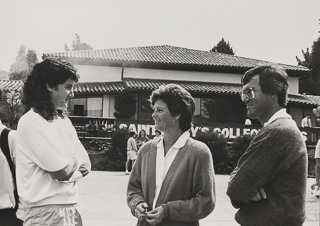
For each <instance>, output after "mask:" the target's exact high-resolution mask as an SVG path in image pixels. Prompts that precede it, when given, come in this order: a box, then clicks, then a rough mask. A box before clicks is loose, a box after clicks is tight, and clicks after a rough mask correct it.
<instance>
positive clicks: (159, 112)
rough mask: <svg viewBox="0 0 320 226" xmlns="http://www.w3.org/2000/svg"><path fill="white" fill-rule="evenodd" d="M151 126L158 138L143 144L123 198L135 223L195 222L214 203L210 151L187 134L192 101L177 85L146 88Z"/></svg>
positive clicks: (169, 223) (191, 225) (211, 208)
mask: <svg viewBox="0 0 320 226" xmlns="http://www.w3.org/2000/svg"><path fill="white" fill-rule="evenodd" d="M150 101H151V104H152V106H153V108H154V112H153V114H152V117H153V119H154V122H155V128H156V129H158V130H161V131H162V132H163V137H162V138H161V139H160V140H153V141H150V142H148V143H146V144H145V145H143V146H142V147H141V149H140V151H139V155H138V158H137V160H136V163H135V167H134V168H133V170H132V173H131V176H130V179H129V183H128V189H127V202H128V205H129V207H130V209H131V212H132V214H133V215H134V216H136V217H137V218H138V225H157V224H159V223H161V225H166V226H170V225H174V226H180V225H189V226H193V225H199V222H198V221H199V220H200V219H202V218H204V217H206V216H208V215H209V214H210V213H211V212H212V211H213V209H214V206H215V184H214V171H213V163H212V156H211V154H210V151H209V148H208V147H207V146H206V145H205V144H204V143H202V142H199V141H196V140H194V139H192V138H190V137H189V132H188V130H189V129H190V127H191V122H192V117H193V114H194V111H195V103H194V100H193V98H192V96H191V95H190V93H188V92H187V91H186V90H185V89H183V88H182V87H181V86H178V85H175V84H169V85H166V86H161V87H159V89H157V90H155V91H153V92H152V94H151V97H150Z"/></svg>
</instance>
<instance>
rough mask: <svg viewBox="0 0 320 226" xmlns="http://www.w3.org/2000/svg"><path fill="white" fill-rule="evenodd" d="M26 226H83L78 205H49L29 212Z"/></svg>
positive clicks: (31, 209) (33, 208)
mask: <svg viewBox="0 0 320 226" xmlns="http://www.w3.org/2000/svg"><path fill="white" fill-rule="evenodd" d="M23 225H24V226H44V225H55V226H82V219H81V216H80V213H79V211H78V205H77V204H74V205H72V204H71V205H47V206H39V207H32V208H30V209H29V210H28V211H27V216H26V219H25V221H24V223H23Z"/></svg>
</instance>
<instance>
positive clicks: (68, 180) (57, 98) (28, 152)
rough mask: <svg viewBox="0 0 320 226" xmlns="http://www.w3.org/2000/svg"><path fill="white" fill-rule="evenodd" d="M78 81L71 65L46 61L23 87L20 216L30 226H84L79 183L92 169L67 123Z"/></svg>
mask: <svg viewBox="0 0 320 226" xmlns="http://www.w3.org/2000/svg"><path fill="white" fill-rule="evenodd" d="M77 81H78V75H77V73H76V70H75V68H74V67H73V66H72V65H71V64H69V63H67V62H65V61H62V60H57V59H45V60H44V61H42V62H41V63H38V64H36V65H35V66H34V67H33V70H32V71H31V73H30V75H29V76H28V77H27V80H26V82H25V84H24V88H23V99H22V103H23V105H24V107H25V110H26V111H27V112H26V113H25V114H24V115H23V116H22V117H21V118H20V120H19V123H18V129H17V139H16V148H17V151H16V163H17V164H16V165H17V168H16V171H17V185H18V194H19V209H18V212H17V216H18V217H19V218H20V219H22V220H24V225H25V226H30V225H39V226H40V225H57V226H67V225H82V219H81V215H80V212H79V206H78V204H77V203H78V193H79V188H78V180H80V179H81V178H83V177H84V176H86V175H87V174H88V173H89V171H90V170H91V163H90V159H89V156H88V153H87V151H86V150H85V148H84V147H83V145H82V143H81V142H80V140H79V138H78V136H77V132H76V130H75V128H74V127H73V125H72V123H71V121H70V119H69V118H68V117H67V105H68V102H69V99H70V98H72V97H73V88H74V85H75V83H76V82H77ZM18 213H19V214H18Z"/></svg>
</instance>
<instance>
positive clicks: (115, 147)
mask: <svg viewBox="0 0 320 226" xmlns="http://www.w3.org/2000/svg"><path fill="white" fill-rule="evenodd" d="M127 139H128V132H127V130H126V129H118V130H116V131H114V132H112V134H111V146H110V148H109V149H108V150H107V152H106V155H107V157H108V158H109V164H108V166H107V170H112V171H124V170H125V163H126V161H127Z"/></svg>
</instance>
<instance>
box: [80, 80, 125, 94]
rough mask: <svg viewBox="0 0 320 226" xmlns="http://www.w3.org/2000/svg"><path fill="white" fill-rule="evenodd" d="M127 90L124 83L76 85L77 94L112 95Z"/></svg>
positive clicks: (82, 83)
mask: <svg viewBox="0 0 320 226" xmlns="http://www.w3.org/2000/svg"><path fill="white" fill-rule="evenodd" d="M124 90H125V86H124V83H123V82H79V83H77V84H76V85H75V88H74V92H75V93H112V92H121V91H124Z"/></svg>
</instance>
